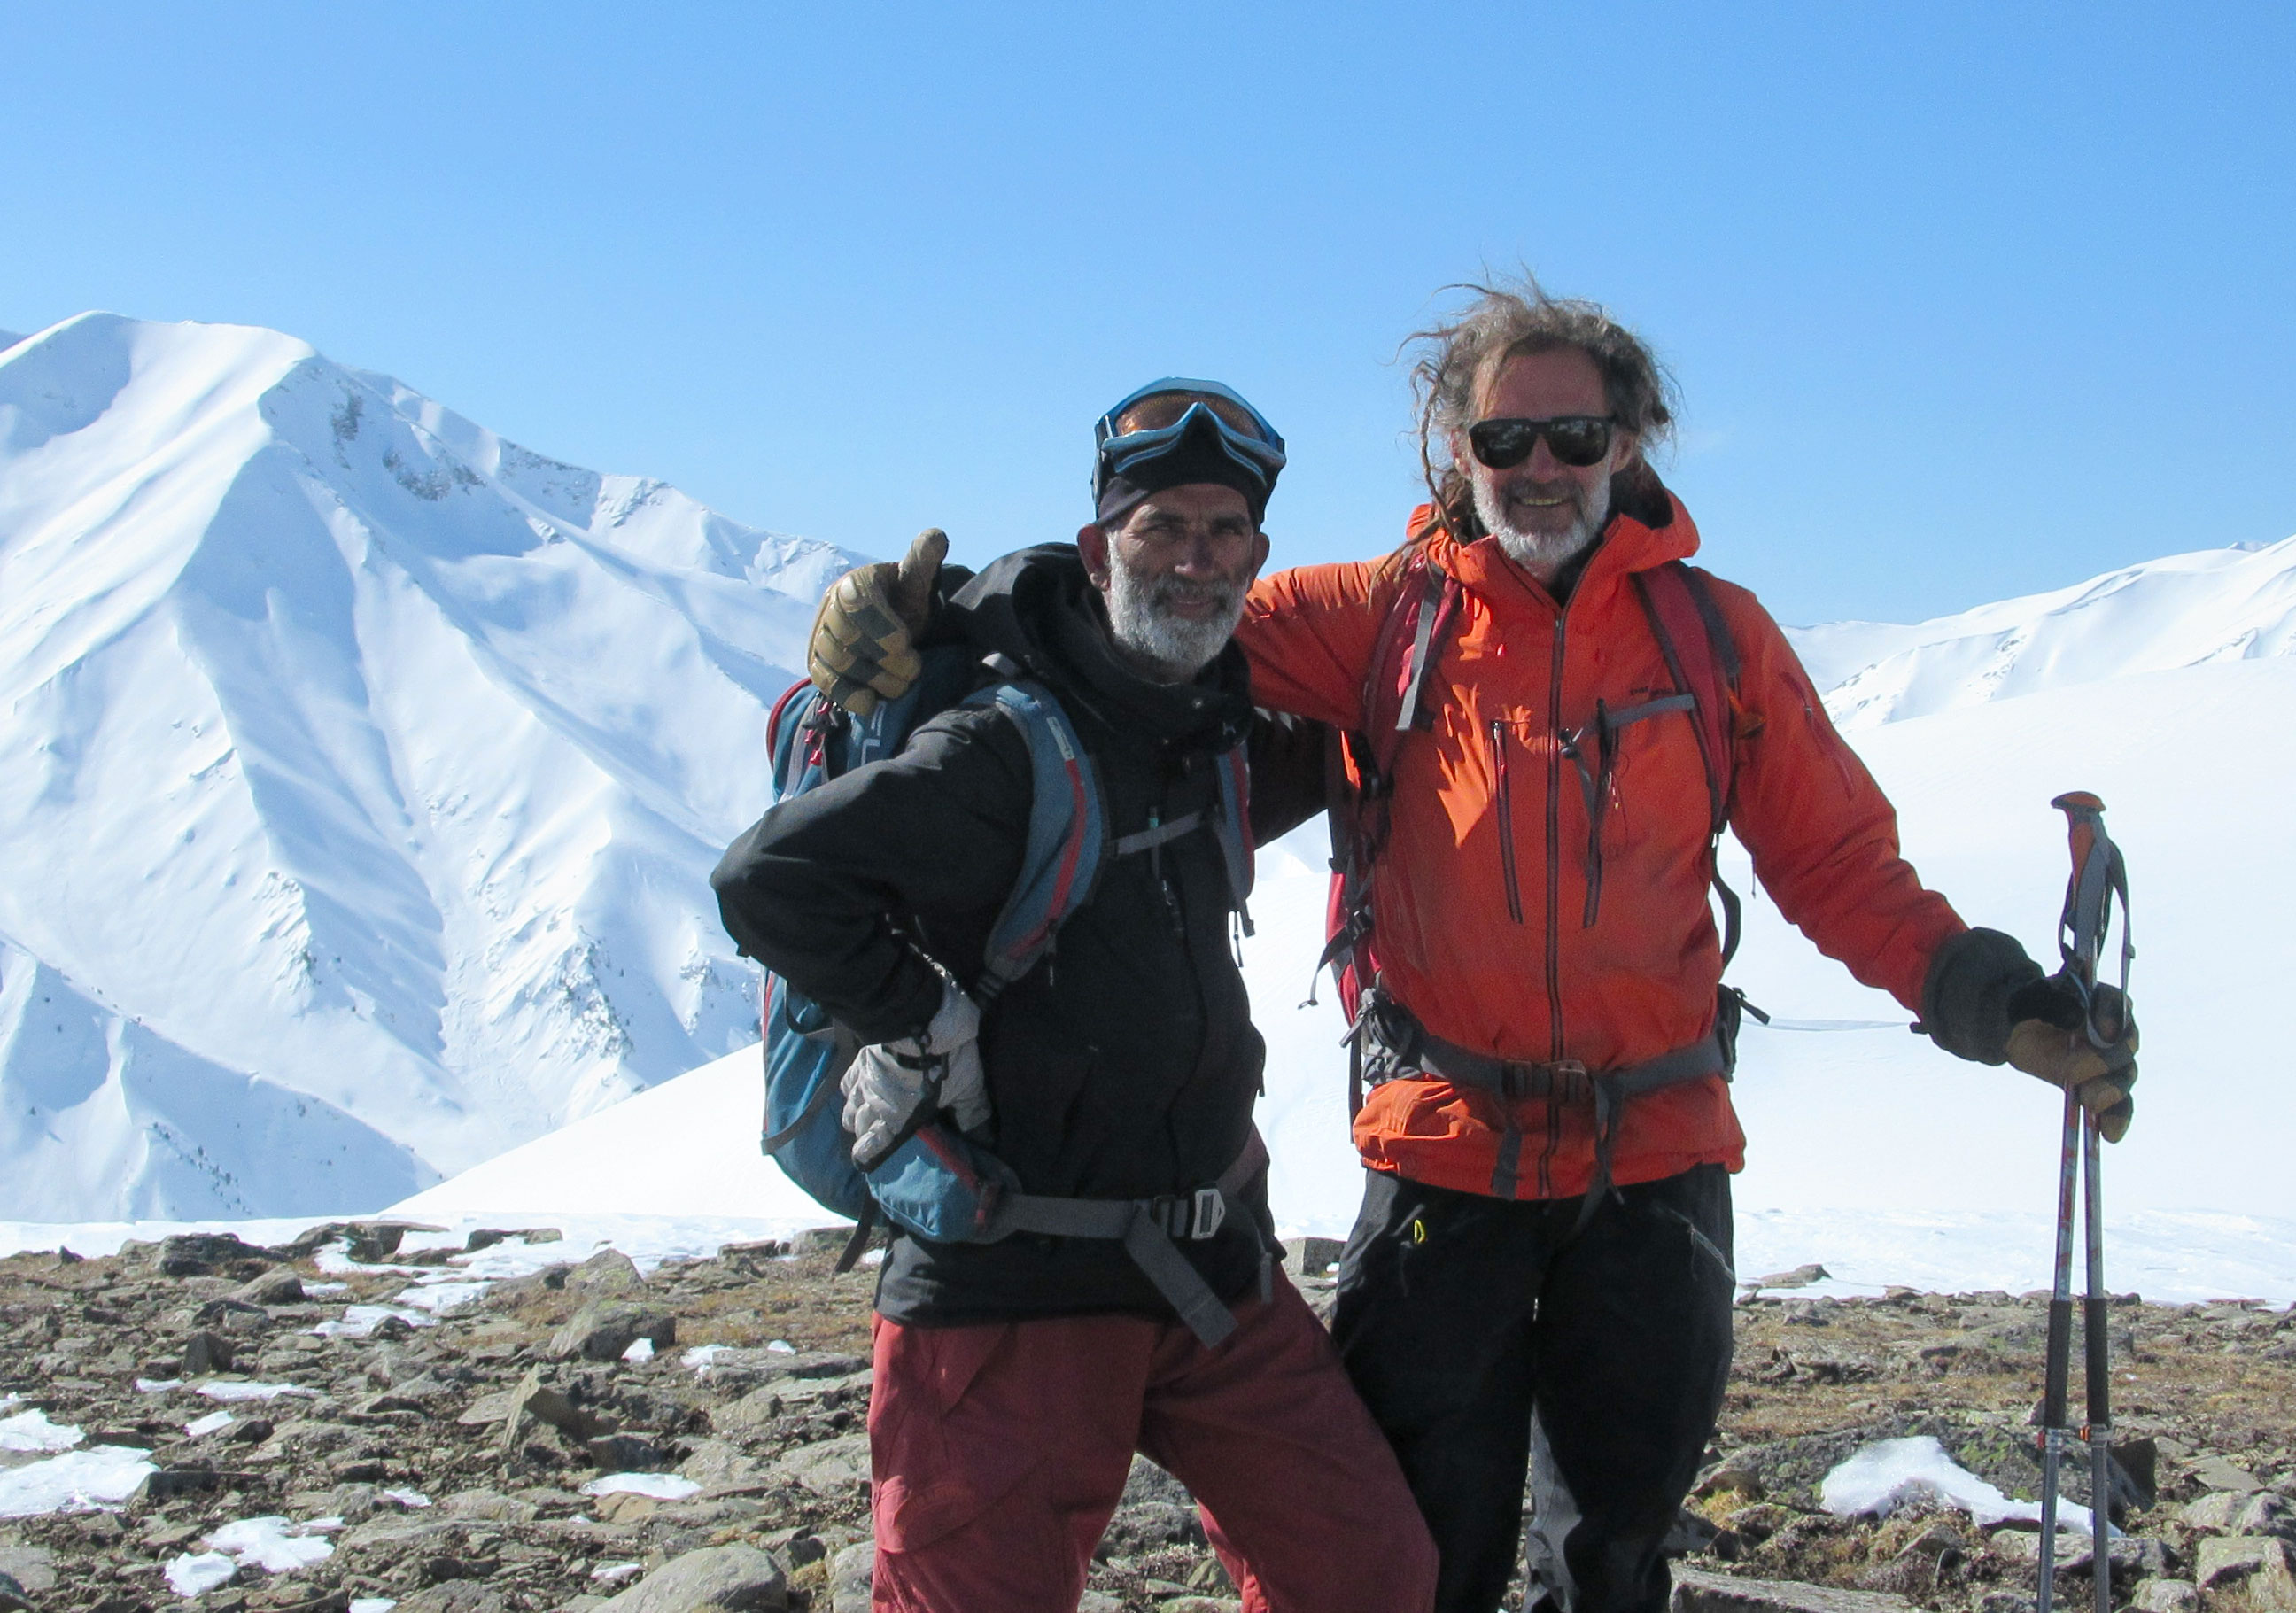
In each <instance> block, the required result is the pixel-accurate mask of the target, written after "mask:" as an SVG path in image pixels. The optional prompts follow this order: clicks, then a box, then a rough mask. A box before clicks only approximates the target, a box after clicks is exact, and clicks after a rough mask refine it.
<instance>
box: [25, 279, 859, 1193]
mask: <svg viewBox="0 0 2296 1613" xmlns="http://www.w3.org/2000/svg"><path fill="white" fill-rule="evenodd" d="M856 558H857V557H854V556H851V555H849V554H846V553H843V552H842V551H839V550H836V549H834V548H833V547H832V546H831V545H828V544H820V543H817V542H815V541H813V540H807V539H801V538H795V537H791V536H786V535H782V534H775V533H770V532H765V531H761V530H758V529H755V528H746V527H742V526H740V525H739V524H738V523H735V522H732V521H730V520H726V519H725V518H724V517H722V516H719V515H717V514H716V513H715V512H710V511H708V510H706V509H704V508H703V507H701V506H700V505H698V504H694V503H693V501H692V500H690V499H688V498H686V497H685V495H682V494H679V493H677V492H676V489H674V488H671V487H667V486H666V485H665V484H662V483H660V482H658V481H653V480H650V479H642V478H635V477H627V476H610V475H602V474H600V473H597V472H594V471H584V470H582V469H580V468H578V467H575V466H570V465H565V464H562V463H559V462H557V461H554V460H551V459H549V458H548V457H547V456H545V455H542V454H535V453H533V452H531V451H529V450H527V449H524V448H522V447H521V446H518V445H516V444H513V443H510V442H507V441H505V440H504V439H502V438H498V437H496V435H495V434H494V433H491V432H488V431H487V430H484V429H483V428H480V427H479V426H477V425H475V424H473V423H472V422H469V421H466V420H464V419H463V418H462V417H461V416H459V415H456V414H455V413H453V412H452V411H450V410H447V409H446V408H444V407H443V406H442V405H438V404H436V403H434V402H433V401H431V400H430V399H428V398H426V397H422V395H421V394H419V393H416V392H414V390H413V389H410V388H407V387H406V386H404V385H403V384H401V383H398V382H397V381H391V380H390V379H389V377H386V376H381V375H376V374H373V373H366V372H359V371H353V370H348V369H346V368H344V367H343V366H340V365H337V364H332V362H330V361H328V360H326V359H325V358H324V356H321V355H319V354H318V353H317V352H316V350H314V349H312V348H309V347H308V345H307V344H305V343H301V342H299V341H297V340H294V339H292V338H290V337H286V336H283V335H281V334H280V333H278V332H266V331H261V330H258V329H253V328H250V327H232V326H216V325H191V324H185V325H158V324H152V323H145V322H140V321H135V320H129V319H126V318H123V317H121V316H119V315H102V314H96V315H81V316H78V318H75V319H72V320H67V321H65V322H62V323H61V324H59V325H56V326H53V327H51V328H50V329H49V330H47V331H45V332H39V333H37V335H36V336H34V337H33V338H31V339H29V340H27V341H23V342H19V343H17V344H14V345H13V346H12V347H11V348H9V349H8V350H7V352H6V354H5V356H4V357H0V773H4V780H0V871H4V873H5V879H4V880H0V883H4V885H5V887H6V888H5V889H0V939H4V942H5V944H6V946H8V948H9V949H10V950H9V952H8V953H7V954H4V955H0V983H4V985H5V986H6V987H12V986H13V978H14V976H16V975H18V974H21V973H23V972H24V971H26V970H30V969H33V968H34V967H35V966H36V965H37V967H39V968H44V969H45V970H49V971H51V972H52V974H53V977H54V979H55V981H56V982H60V983H61V985H62V987H64V988H67V989H69V991H70V992H71V993H72V994H75V995H77V996H78V998H80V999H82V1000H84V1001H86V1003H89V1004H90V1005H91V1010H90V1011H94V1012H97V1013H99V1014H109V1015H111V1016H113V1017H114V1018H115V1019H117V1020H118V1021H119V1022H120V1023H123V1024H134V1025H137V1026H141V1027H143V1028H144V1029H145V1030H147V1031H148V1032H149V1033H150V1035H151V1036H153V1037H156V1038H158V1039H159V1044H164V1045H165V1046H167V1047H169V1048H172V1049H175V1050H177V1051H178V1052H180V1053H181V1054H182V1055H183V1056H184V1057H185V1058H187V1059H190V1060H196V1061H197V1062H198V1066H199V1068H201V1069H205V1070H209V1071H211V1072H223V1074H221V1075H217V1076H216V1077H214V1078H212V1079H209V1081H208V1082H207V1087H208V1088H209V1090H210V1091H211V1092H212V1091H220V1090H221V1088H220V1087H218V1086H217V1082H218V1081H220V1080H223V1079H224V1078H225V1077H228V1078H229V1079H231V1080H237V1081H242V1082H244V1081H247V1080H250V1079H254V1080H259V1081H260V1082H262V1083H264V1084H265V1089H266V1090H267V1089H268V1088H270V1087H276V1088H277V1089H278V1090H279V1091H281V1092H284V1093H291V1094H295V1095H296V1096H297V1097H299V1098H300V1099H301V1100H304V1101H310V1102H316V1103H317V1104H320V1105H324V1108H325V1109H327V1110H328V1111H331V1112H334V1113H338V1114H340V1115H341V1116H343V1117H344V1118H345V1119H346V1120H347V1121H348V1122H350V1123H352V1124H354V1125H355V1126H357V1127H359V1128H362V1129H363V1130H364V1131H365V1132H368V1133H371V1134H372V1136H371V1137H370V1138H369V1139H368V1141H367V1142H365V1144H363V1145H362V1146H363V1147H365V1148H366V1150H367V1151H368V1152H369V1153H370V1154H371V1155H372V1156H373V1158H372V1160H371V1163H372V1164H373V1167H374V1168H375V1169H378V1170H381V1171H382V1172H383V1173H384V1175H386V1176H388V1177H389V1178H390V1179H391V1180H393V1181H394V1182H396V1181H401V1180H404V1179H405V1172H406V1170H407V1169H409V1168H411V1170H412V1175H413V1180H412V1184H413V1185H420V1183H422V1181H425V1180H429V1179H431V1178H432V1177H435V1175H438V1174H439V1172H441V1171H450V1170H454V1169H457V1168H460V1167H462V1166H464V1165H467V1164H469V1163H472V1162H474V1161H475V1160H476V1159H480V1158H484V1157H486V1156H487V1155H488V1154H490V1153H493V1152H496V1151H498V1150H500V1149H501V1148H503V1147H506V1146H509V1145H511V1144H512V1143H513V1142H518V1141H521V1140H523V1139H524V1138H526V1137H529V1136H532V1135H535V1134H538V1133H539V1132H541V1131H543V1130H546V1129H548V1128H549V1127H550V1126H554V1125H557V1124H560V1123H562V1122H563V1121H564V1120H566V1119H569V1118H574V1117H575V1116H578V1115H579V1114H582V1113H586V1112H588V1111H589V1110H590V1109H594V1108H596V1107H598V1106H600V1105H601V1104H603V1103H604V1102H608V1101H612V1099H614V1098H616V1097H619V1096H621V1095H624V1094H626V1093H629V1092H633V1091H636V1090H640V1089H642V1088H643V1087H644V1086H646V1085H652V1084H654V1083H656V1082H658V1081H660V1080H664V1079H667V1078H668V1077H670V1076H673V1075H676V1074H677V1073H680V1071H682V1070H683V1069H686V1068H689V1067H691V1066H692V1065H693V1064H696V1063H701V1062H704V1061H706V1060H707V1059H709V1058H710V1057H714V1056H716V1055H717V1054H719V1053H722V1052H726V1050H727V1049H728V1048H729V1047H731V1046H734V1045H738V1044H740V1042H741V1041H742V1040H743V1039H745V1038H747V1037H748V1036H753V1035H754V1010H753V1007H752V1004H751V1001H750V998H751V990H752V987H751V983H750V971H749V970H748V969H747V967H746V966H745V965H742V964H740V963H739V962H737V961H736V960H735V959H734V956H733V952H732V946H731V944H730V942H727V941H726V939H725V938H724V937H723V935H722V933H721V932H720V931H719V930H718V927H717V922H716V918H715V914H714V913H713V912H710V911H709V900H708V891H707V887H706V884H705V883H703V882H702V880H701V874H703V873H706V872H707V869H708V867H709V864H710V863H712V862H714V860H715V857H716V855H717V850H718V849H719V848H721V847H723V845H724V844H725V843H726V840H727V839H730V838H731V837H732V835H733V834H734V832H735V831H737V830H738V829H739V828H740V827H741V826H742V824H743V823H746V822H748V821H749V819H750V817H752V816H754V815H755V813H756V811H757V810H758V806H760V805H761V804H762V800H763V795H764V790H763V770H762V766H761V765H758V764H757V763H756V762H755V760H754V758H756V757H758V756H759V755H760V754H761V749H762V737H763V725H764V708H765V706H766V705H767V703H769V702H770V700H771V699H772V698H773V696H774V695H775V694H777V693H778V692H779V691H780V690H781V688H783V687H784V686H785V685H786V684H788V683H789V682H790V681H791V678H793V677H794V676H795V673H794V672H793V671H792V670H791V667H793V666H794V665H795V664H796V662H797V659H798V656H799V647H800V646H801V643H802V634H803V631H804V629H805V626H806V625H807V623H808V621H809V619H810V612H811V607H812V602H813V601H814V599H815V598H816V596H817V594H818V592H819V590H820V588H821V586H822V585H824V583H825V582H826V580H827V579H828V578H829V577H832V576H834V575H836V574H837V573H838V572H839V571H841V570H842V569H844V568H845V567H847V566H849V565H850V564H852V563H853V561H854V560H855V559H856ZM140 913H150V914H152V915H155V916H157V917H158V918H160V921H161V922H160V923H158V924H149V923H144V922H142V921H139V918H138V914H140ZM46 989H48V990H49V991H50V992H51V994H53V991H54V990H55V989H56V987H55V986H53V985H51V986H49V987H46ZM53 1052H54V1050H53V1049H52V1050H51V1053H52V1055H53ZM156 1056H157V1055H156V1054H154V1055H152V1057H156ZM27 1057H29V1054H27ZM74 1057H75V1058H76V1059H77V1060H78V1064H77V1065H76V1066H75V1068H76V1069H77V1071H78V1073H77V1074H75V1075H74V1076H72V1077H70V1079H65V1080H63V1081H61V1085H59V1083H58V1082H57V1081H56V1080H54V1079H53V1078H51V1079H48V1080H47V1081H46V1082H45V1085H42V1084H41V1083H39V1082H37V1081H35V1080H34V1079H33V1077H31V1076H30V1075H29V1074H28V1073H27V1067H26V1065H25V1061H24V1060H16V1061H14V1062H13V1063H11V1064H7V1065H0V1094H4V1095H5V1097H6V1098H7V1099H8V1100H9V1101H11V1103H12V1105H13V1106H14V1108H16V1109H18V1110H19V1111H21V1112H22V1113H24V1114H26V1115H27V1116H29V1117H31V1118H32V1119H36V1120H40V1121H41V1124H39V1125H37V1126H32V1125H30V1123H29V1121H28V1123H27V1125H28V1128H20V1130H19V1132H18V1133H17V1134H16V1135H15V1136H14V1138H13V1139H12V1142H11V1143H10V1144H9V1146H10V1147H11V1149H12V1151H13V1152H14V1154H15V1155H16V1158H15V1159H14V1160H13V1161H12V1163H13V1164H15V1165H16V1166H17V1167H19V1168H17V1169H15V1170H14V1171H12V1173H10V1181H11V1183H12V1184H11V1185H8V1186H0V1215H4V1214H9V1213H17V1214H23V1213H37V1214H40V1215H42V1216H53V1215H61V1214H81V1213H94V1212H97V1211H106V1210H109V1209H112V1208H119V1206H120V1205H123V1204H126V1203H131V1202H132V1203H134V1204H135V1205H137V1206H138V1207H139V1208H147V1209H152V1210H155V1211H158V1210H164V1211H166V1212H168V1213H175V1214H184V1213H211V1212H213V1211H215V1210H217V1209H223V1208H226V1207H228V1208H230V1209H231V1210H232V1212H233V1213H267V1212H269V1211H271V1210H274V1209H276V1210H278V1211H281V1212H283V1213H296V1212H299V1211H301V1210H304V1209H325V1208H340V1207H341V1203H342V1200H341V1199H340V1195H339V1194H337V1193H336V1192H335V1191H334V1190H333V1189H332V1188H331V1187H330V1186H329V1183H340V1182H341V1181H343V1180H344V1178H345V1172H344V1170H343V1168H342V1167H341V1162H340V1160H339V1159H334V1158H333V1155H332V1153H331V1151H330V1150H331V1147H332V1144H329V1145H324V1146H323V1145H322V1143H321V1142H320V1141H319V1140H318V1133H317V1132H315V1133H314V1134H313V1137H314V1141H313V1142H312V1145H311V1147H310V1148H308V1149H304V1150H300V1151H299V1150H298V1147H297V1146H296V1145H295V1143H294V1141H293V1139H292V1138H291V1137H281V1138H278V1139H277V1142H278V1150H277V1157H276V1158H275V1159H274V1160H273V1161H272V1165H273V1169H272V1173H271V1177H272V1179H271V1180H270V1181H268V1182H258V1183H254V1184H252V1185H251V1186H250V1187H249V1188H248V1189H247V1190H246V1191H238V1193H237V1200H236V1201H235V1202H234V1201H230V1200H228V1199H227V1198H226V1197H218V1196H217V1193H218V1192H220V1191H221V1190H220V1189H217V1190H216V1191H211V1192H209V1193H208V1195H207V1196H206V1197H204V1198H202V1197H201V1196H200V1190H197V1189H196V1187H195V1186H194V1185H193V1184H192V1183H191V1181H190V1178H188V1177H186V1176H184V1175H183V1173H181V1172H173V1171H172V1167H167V1166H166V1165H165V1164H164V1160H163V1159H162V1156H163V1155H165V1154H166V1153H167V1151H168V1150H166V1149H165V1148H160V1152H159V1153H157V1154H155V1153H153V1152H152V1148H154V1147H157V1146H158V1144H157V1143H156V1142H152V1141H151V1140H152V1139H153V1138H156V1137H157V1136H158V1135H159V1132H157V1131H155V1130H154V1129H153V1128H155V1127H158V1128H160V1130H162V1131H164V1130H165V1129H166V1128H167V1126H175V1128H176V1130H178V1131H182V1130H184V1119H183V1118H180V1117H179V1118H177V1119H176V1120H174V1121H163V1118H161V1117H160V1114H159V1111H158V1110H157V1109H154V1107H153V1104H152V1097H151V1094H150V1093H149V1092H148V1091H143V1090H141V1089H138V1088H137V1087H136V1086H135V1082H134V1081H133V1080H132V1079H130V1078H128V1077H127V1074H126V1073H125V1071H126V1069H127V1067H126V1066H123V1065H122V1064H121V1063H120V1061H119V1060H116V1059H111V1058H110V1057H108V1056H107V1058H106V1060H104V1061H103V1062H102V1065H101V1066H100V1067H99V1066H98V1064H97V1063H96V1061H95V1059H94V1053H93V1052H92V1051H90V1044H80V1048H79V1052H78V1053H76V1054H75V1055H74ZM147 1061H148V1060H147ZM187 1068H188V1067H187ZM50 1074H51V1077H53V1071H51V1072H50ZM35 1086H37V1087H38V1088H39V1090H41V1091H44V1092H46V1093H50V1094H51V1096H53V1094H54V1093H57V1092H61V1091H70V1092H72V1093H78V1097H77V1098H76V1100H75V1101H73V1102H71V1103H70V1104H67V1105H64V1106H62V1109H61V1110H59V1109H55V1108H54V1106H53V1105H46V1106H44V1105H42V1104H40V1103H38V1102H37V1101H33V1100H32V1097H31V1093H32V1091H33V1088H34V1087H35ZM245 1092H246V1093H249V1094H256V1093H258V1089H257V1088H254V1087H248V1088H246V1089H245ZM218 1101H220V1100H218ZM247 1101H249V1102H254V1101H255V1098H254V1097H252V1096H250V1097H248V1099H247ZM265 1101H269V1100H268V1099H267V1098H266V1099H265ZM288 1101H292V1100H288ZM223 1107H224V1109H226V1110H233V1111H234V1112H233V1113H232V1114H231V1115H229V1116H225V1114H223V1113H221V1112H217V1113H216V1114H212V1115H210V1116H209V1122H208V1123H209V1124H211V1126H212V1127H213V1128H214V1130H215V1133H216V1135H217V1138H218V1139H220V1138H222V1137H224V1136H225V1135H226V1134H229V1133H231V1132H232V1130H233V1129H234V1127H238V1128H240V1129H245V1127H246V1126H250V1125H252V1124H253V1121H252V1120H251V1119H250V1117H249V1115H247V1114H240V1113H237V1112H236V1110H235V1109H234V1105H233V1104H231V1103H225V1104H224V1106H223ZM258 1107H260V1105H258ZM67 1111H68V1112H67ZM313 1112H316V1111H313ZM99 1115H102V1116H103V1117H104V1118H103V1119H102V1122H101V1123H100V1124H99V1119H98V1117H99ZM43 1117H45V1118H44V1119H43ZM198 1125H199V1122H196V1121H193V1123H192V1124H191V1127H190V1131H191V1132H193V1133H195V1132H196V1131H197V1129H198ZM91 1128H92V1129H91ZM320 1129H321V1130H324V1128H320ZM133 1134H142V1135H143V1136H145V1138H146V1139H147V1145H146V1146H145V1147H144V1148H143V1150H142V1153H141V1155H140V1156H139V1155H138V1152H137V1150H136V1149H135V1148H134V1147H131V1146H129V1145H128V1144H127V1142H125V1141H124V1139H127V1138H128V1137H130V1136H131V1135H133ZM187 1134H189V1133H187ZM98 1137H100V1138H101V1139H102V1146H100V1147H96V1148H95V1149H94V1152H95V1154H96V1155H97V1156H98V1157H101V1158H103V1159H109V1160H111V1161H114V1162H115V1168H113V1169H111V1172H110V1173H109V1174H108V1175H106V1174H105V1173H97V1174H96V1175H95V1176H94V1177H89V1178H78V1177H75V1176H74V1175H73V1174H72V1173H71V1172H70V1170H69V1169H68V1168H66V1167H65V1162H66V1161H68V1160H69V1159H70V1158H71V1157H72V1156H74V1155H75V1154H76V1153H78V1154H86V1152H87V1150H88V1149H89V1148H90V1146H91V1140H92V1139H94V1138H98ZM66 1139H78V1141H77V1142H73V1143H69V1144H68V1142H67V1141H66ZM196 1146H197V1141H196V1140H195V1142H194V1147H196ZM398 1153H404V1154H406V1155H407V1157H408V1158H410V1159H412V1160H413V1162H414V1163H413V1165H412V1167H407V1166H406V1162H405V1160H398V1161H397V1162H396V1163H393V1160H394V1159H395V1158H396V1154H398ZM139 1157H140V1158H141V1159H142V1163H140V1164H137V1163H134V1162H133V1161H134V1160H135V1159H137V1158H139ZM44 1160H45V1161H46V1163H43V1161H44ZM331 1161H332V1162H331ZM52 1167H53V1168H52ZM171 1172H172V1174H171ZM351 1174H352V1175H356V1174H357V1173H356V1172H353V1173H351ZM162 1180H164V1181H165V1182H167V1183H170V1184H171V1185H168V1186H167V1187H165V1188H164V1190H162V1189H160V1188H157V1187H154V1186H153V1185H152V1184H153V1183H158V1182H160V1181H162ZM75 1181H77V1182H78V1187H77V1188H74V1189H72V1190H71V1191H73V1192H77V1193H78V1198H76V1199H74V1198H71V1197H70V1196H69V1195H68V1196H67V1199H66V1200H64V1201H61V1202H60V1201H59V1200H57V1198H56V1197H55V1194H56V1192H57V1191H59V1183H72V1182H75ZM35 1184H37V1190H36V1185H35ZM379 1184H380V1183H377V1185H379ZM234 1191H237V1190H234ZM153 1192H157V1193H158V1194H159V1197H158V1198H157V1199H154V1198H152V1196H151V1195H152V1193H153ZM186 1194H189V1195H190V1196H189V1197H185V1196H184V1195H186ZM391 1196H398V1194H397V1193H393V1194H392V1195H391ZM366 1202H369V1203H372V1202H373V1200H371V1199H370V1200H366Z"/></svg>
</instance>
